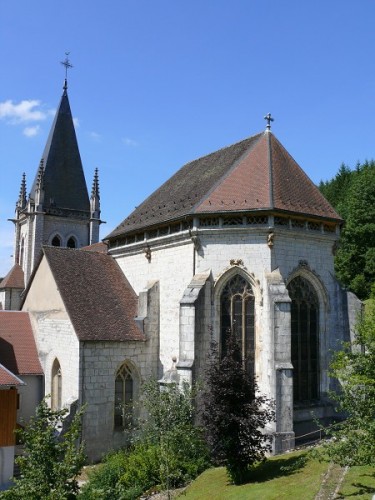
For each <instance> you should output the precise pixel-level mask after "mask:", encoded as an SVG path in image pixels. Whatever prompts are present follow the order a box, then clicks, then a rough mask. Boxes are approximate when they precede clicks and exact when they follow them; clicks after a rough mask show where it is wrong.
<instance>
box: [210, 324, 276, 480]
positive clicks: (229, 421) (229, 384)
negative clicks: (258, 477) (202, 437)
mask: <svg viewBox="0 0 375 500" xmlns="http://www.w3.org/2000/svg"><path fill="white" fill-rule="evenodd" d="M201 416H202V420H203V423H204V426H205V430H206V438H207V442H208V445H209V448H210V450H211V454H212V457H213V459H214V461H215V462H216V463H218V464H221V465H225V466H226V468H227V471H228V474H229V476H230V478H231V479H232V481H233V482H234V483H236V484H238V483H241V482H243V481H244V480H245V479H246V476H247V472H248V469H249V466H251V465H252V464H254V463H255V462H258V461H260V460H263V459H264V457H265V454H266V453H267V451H269V450H270V449H271V444H270V442H271V438H270V436H269V435H267V434H266V433H265V432H264V429H265V427H266V425H267V424H268V423H270V422H271V421H273V420H274V418H275V414H274V410H273V404H272V403H271V401H270V400H268V399H267V398H266V397H264V396H263V395H260V394H259V393H258V387H257V384H256V382H255V380H254V378H253V377H250V376H249V375H248V374H247V373H246V371H245V369H244V366H243V362H242V359H241V350H240V346H239V344H238V342H237V340H236V338H235V335H234V334H230V335H229V338H228V341H227V344H226V352H225V355H224V356H223V357H222V358H221V359H220V357H219V353H218V348H217V345H216V344H213V346H212V349H211V355H210V359H209V363H208V368H207V370H206V379H205V389H204V394H203V396H202V415H201Z"/></svg>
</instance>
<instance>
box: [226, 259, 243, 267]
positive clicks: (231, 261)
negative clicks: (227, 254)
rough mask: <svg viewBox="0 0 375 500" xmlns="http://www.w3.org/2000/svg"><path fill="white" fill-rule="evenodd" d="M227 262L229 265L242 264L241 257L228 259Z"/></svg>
mask: <svg viewBox="0 0 375 500" xmlns="http://www.w3.org/2000/svg"><path fill="white" fill-rule="evenodd" d="M229 264H230V265H231V266H243V260H242V259H230V261H229Z"/></svg>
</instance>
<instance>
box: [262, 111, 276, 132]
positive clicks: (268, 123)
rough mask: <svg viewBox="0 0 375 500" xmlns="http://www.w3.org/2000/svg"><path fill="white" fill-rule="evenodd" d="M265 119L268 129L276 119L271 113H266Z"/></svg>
mask: <svg viewBox="0 0 375 500" xmlns="http://www.w3.org/2000/svg"><path fill="white" fill-rule="evenodd" d="M264 119H265V120H267V127H266V129H267V130H270V129H271V122H273V121H274V118H272V116H271V113H268V114H266V116H265V117H264Z"/></svg>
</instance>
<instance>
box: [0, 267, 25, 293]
mask: <svg viewBox="0 0 375 500" xmlns="http://www.w3.org/2000/svg"><path fill="white" fill-rule="evenodd" d="M2 288H25V278H24V273H23V269H22V267H21V266H20V265H19V264H14V266H13V267H12V269H11V270H10V271H9V273H8V274H7V275H6V276H5V278H4V279H3V280H2V281H1V283H0V289H2Z"/></svg>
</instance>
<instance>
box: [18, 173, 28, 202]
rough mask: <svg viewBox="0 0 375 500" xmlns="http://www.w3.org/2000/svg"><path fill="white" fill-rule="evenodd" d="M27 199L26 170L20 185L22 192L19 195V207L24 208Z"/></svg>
mask: <svg viewBox="0 0 375 500" xmlns="http://www.w3.org/2000/svg"><path fill="white" fill-rule="evenodd" d="M26 203H27V199H26V174H25V172H24V173H23V174H22V181H21V187H20V194H19V196H18V201H17V208H19V209H21V210H22V209H24V208H25V207H26Z"/></svg>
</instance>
